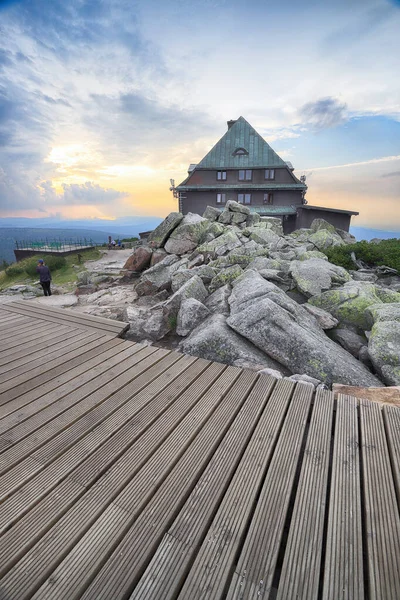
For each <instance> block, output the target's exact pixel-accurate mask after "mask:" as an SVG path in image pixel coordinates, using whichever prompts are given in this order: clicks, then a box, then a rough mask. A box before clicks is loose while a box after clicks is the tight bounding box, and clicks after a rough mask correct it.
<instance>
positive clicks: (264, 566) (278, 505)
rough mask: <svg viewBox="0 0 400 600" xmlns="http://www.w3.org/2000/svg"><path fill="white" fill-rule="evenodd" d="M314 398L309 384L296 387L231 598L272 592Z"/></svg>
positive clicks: (235, 574) (254, 596) (229, 593)
mask: <svg viewBox="0 0 400 600" xmlns="http://www.w3.org/2000/svg"><path fill="white" fill-rule="evenodd" d="M311 400H312V390H311V389H310V388H309V387H308V386H307V387H306V386H302V385H299V386H297V387H296V390H295V392H294V394H293V398H292V401H291V404H290V407H289V410H288V414H287V417H286V419H285V422H284V424H283V428H282V432H281V435H280V437H279V440H278V443H277V446H276V449H275V452H274V455H273V457H272V460H271V465H270V468H269V469H268V473H267V475H266V478H265V481H264V484H263V487H262V489H261V493H260V497H259V499H258V502H257V505H256V509H255V511H254V516H253V518H252V520H251V523H250V527H249V531H248V533H247V536H246V539H245V542H244V545H243V548H242V551H241V553H240V556H239V559H238V563H237V566H236V568H235V571H234V574H233V577H232V581H231V585H230V588H229V591H228V594H227V598H235V597H236V598H237V597H238V595H239V594H241V595H242V596H244V597H245V598H249V599H250V598H256V599H257V598H259V597H260V595H261V596H262V595H264V596H265V597H268V595H269V594H270V592H271V589H272V582H273V576H274V572H275V567H276V563H277V559H278V552H279V547H280V543H281V539H282V535H283V530H284V525H285V519H286V515H287V510H288V506H289V500H290V495H291V492H292V489H293V485H294V477H295V473H296V468H297V463H298V460H299V456H300V450H301V444H302V441H303V437H304V432H305V428H306V424H307V418H308V414H309V411H310V406H311Z"/></svg>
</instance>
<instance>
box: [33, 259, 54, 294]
mask: <svg viewBox="0 0 400 600" xmlns="http://www.w3.org/2000/svg"><path fill="white" fill-rule="evenodd" d="M36 272H37V273H39V274H40V285H41V286H42V288H43V292H44V295H45V296H51V289H50V283H51V273H50V269H49V267H46V265H45V264H44V260H42V259H40V260H39V261H38V264H37V267H36Z"/></svg>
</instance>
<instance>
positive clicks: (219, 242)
mask: <svg viewBox="0 0 400 600" xmlns="http://www.w3.org/2000/svg"><path fill="white" fill-rule="evenodd" d="M241 245H242V242H241V241H240V240H239V238H238V236H237V234H236V233H235V232H234V231H231V230H228V231H227V232H226V233H224V234H222V235H221V236H219V237H217V238H216V239H215V240H212V241H211V242H207V243H205V244H201V245H200V246H199V247H198V248H197V251H198V252H202V253H204V254H207V255H209V256H210V257H214V258H217V257H218V256H224V254H227V253H228V252H230V251H231V250H234V249H235V248H240V247H241Z"/></svg>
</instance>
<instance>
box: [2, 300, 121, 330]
mask: <svg viewBox="0 0 400 600" xmlns="http://www.w3.org/2000/svg"><path fill="white" fill-rule="evenodd" d="M9 310H10V311H11V312H14V313H17V314H23V315H25V316H27V317H31V319H35V320H36V318H40V319H42V320H44V321H45V323H47V325H50V324H51V323H53V324H57V325H60V324H63V325H65V324H69V325H74V326H75V327H77V328H79V329H85V330H87V329H91V330H94V331H98V332H103V333H109V334H110V335H117V334H118V333H119V331H118V330H117V329H116V328H115V327H110V326H109V325H105V324H103V323H92V322H91V323H88V322H87V321H84V320H83V319H81V320H79V319H75V320H74V319H62V318H61V317H60V316H56V315H52V314H49V313H48V312H47V311H46V312H45V313H44V312H42V313H41V316H40V317H39V315H38V311H37V310H32V309H31V308H29V307H23V308H19V307H18V308H16V307H10V309H9ZM53 327H54V325H53Z"/></svg>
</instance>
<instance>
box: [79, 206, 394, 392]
mask: <svg viewBox="0 0 400 600" xmlns="http://www.w3.org/2000/svg"><path fill="white" fill-rule="evenodd" d="M157 229H158V231H157V230H156V231H155V232H154V233H153V234H152V236H151V238H152V239H151V240H150V241H151V246H148V247H146V246H142V247H141V249H140V251H139V249H137V250H136V251H135V253H134V254H133V256H132V257H131V258H130V262H129V263H128V266H129V265H130V266H131V267H132V268H134V269H137V270H139V269H140V268H142V265H143V263H142V264H141V263H140V261H139V258H140V257H143V260H144V261H147V262H146V263H144V264H149V262H148V261H149V257H150V265H151V267H150V268H147V269H145V270H144V271H143V273H142V275H141V276H140V279H139V280H138V281H137V283H136V286H135V287H134V288H133V286H132V289H134V291H135V294H137V299H133V301H132V306H131V307H129V310H126V314H125V318H127V319H128V320H129V321H130V323H131V332H130V334H129V335H130V336H131V338H132V339H139V340H150V341H152V342H158V341H159V340H160V339H162V338H163V337H165V336H167V335H168V338H167V341H163V344H167V345H168V344H175V345H176V344H178V343H179V342H178V337H177V336H180V337H182V338H183V340H182V341H181V342H180V348H181V349H182V350H183V351H184V352H188V353H192V354H195V355H196V356H203V357H204V358H209V359H212V360H219V361H222V362H226V363H229V364H235V365H240V366H249V367H250V368H254V369H257V370H262V371H264V370H265V369H267V370H270V371H271V372H275V373H278V374H279V375H280V376H290V377H293V378H294V379H295V380H296V381H297V380H299V381H302V382H303V383H304V384H306V385H313V386H324V385H327V386H330V385H331V384H332V383H333V382H336V383H342V384H349V385H356V386H366V385H367V386H376V387H379V386H382V382H384V383H386V384H390V385H391V384H393V383H397V382H398V381H399V377H400V372H399V370H400V346H399V330H398V328H399V327H400V308H399V307H400V294H399V293H397V291H396V290H397V289H398V288H399V289H400V277H399V276H398V274H397V272H396V271H394V270H393V269H387V268H386V267H379V268H378V267H375V268H374V270H373V272H372V271H371V270H369V269H368V268H367V267H366V265H361V267H362V268H360V265H359V264H356V263H355V266H354V270H353V271H350V272H348V271H347V270H346V269H343V268H341V267H338V266H336V265H334V264H332V263H331V262H329V260H328V257H327V255H326V254H325V253H324V252H323V251H324V250H326V249H327V248H331V247H334V246H341V245H344V244H346V243H351V242H353V241H354V240H353V238H352V236H350V235H345V233H346V232H340V231H337V230H335V228H334V227H332V226H331V225H330V224H329V223H326V222H325V221H324V220H316V221H314V222H313V223H312V225H311V227H310V228H309V229H301V230H298V231H294V232H293V233H292V234H290V235H284V234H283V231H282V222H281V220H280V219H276V218H273V217H260V216H259V215H257V214H255V213H252V212H251V211H250V209H249V207H248V206H243V205H241V204H238V203H237V202H233V201H229V202H227V203H226V205H225V206H224V209H223V210H220V209H219V208H216V207H208V208H207V210H206V211H205V213H204V216H203V217H200V216H199V215H193V214H188V215H186V216H185V217H183V216H182V215H179V214H178V213H175V214H173V215H172V216H169V217H168V218H167V219H166V222H164V224H161V225H160V226H159V228H157ZM157 261H159V262H157ZM154 263H155V264H154ZM360 279H361V280H360ZM363 279H367V281H363ZM396 286H397V287H396ZM92 296H94V295H92ZM89 297H90V296H89ZM101 301H102V300H101V298H100V299H99V302H101ZM174 347H175V346H174ZM320 382H321V383H320Z"/></svg>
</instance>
